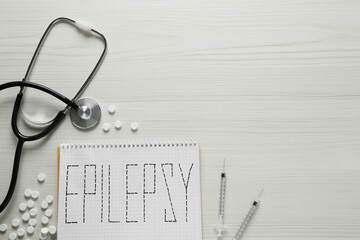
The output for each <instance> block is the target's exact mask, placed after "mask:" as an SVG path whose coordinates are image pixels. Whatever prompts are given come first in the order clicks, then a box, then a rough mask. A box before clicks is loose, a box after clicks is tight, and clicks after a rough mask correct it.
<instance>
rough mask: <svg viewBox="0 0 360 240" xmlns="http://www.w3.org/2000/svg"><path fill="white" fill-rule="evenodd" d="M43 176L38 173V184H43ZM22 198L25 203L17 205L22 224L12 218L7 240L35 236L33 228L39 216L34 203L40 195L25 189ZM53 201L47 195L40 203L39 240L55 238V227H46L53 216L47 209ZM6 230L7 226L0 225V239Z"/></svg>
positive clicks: (52, 198)
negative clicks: (41, 214)
mask: <svg viewBox="0 0 360 240" xmlns="http://www.w3.org/2000/svg"><path fill="white" fill-rule="evenodd" d="M45 177H46V176H45V174H43V173H40V174H39V175H38V182H39V183H44V182H45ZM24 197H25V200H26V202H22V203H20V204H19V211H20V213H21V220H22V222H21V221H20V220H19V219H17V218H14V219H13V220H12V221H11V227H12V232H10V233H9V235H8V239H9V240H16V239H18V238H19V239H22V238H24V236H25V235H26V236H29V237H30V236H33V235H34V234H35V228H36V225H37V224H38V223H37V219H36V217H37V216H39V214H38V210H37V209H36V201H37V200H38V199H39V198H40V194H39V192H38V191H34V190H31V189H26V190H25V191H24ZM53 201H54V197H53V196H52V195H47V196H46V197H45V198H44V199H43V200H42V201H41V203H40V207H41V209H42V211H41V213H43V216H41V225H42V228H41V231H40V234H39V236H38V238H39V239H40V240H46V239H48V236H50V237H51V238H54V237H55V236H56V227H55V226H47V225H48V224H49V221H50V218H51V217H52V215H53V210H52V209H50V208H49V206H51V205H52V203H53ZM7 230H8V226H7V225H6V224H4V223H3V224H0V238H1V239H5V238H3V237H1V235H5V233H6V232H7Z"/></svg>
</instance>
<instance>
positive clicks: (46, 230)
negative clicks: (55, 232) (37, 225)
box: [40, 228, 49, 235]
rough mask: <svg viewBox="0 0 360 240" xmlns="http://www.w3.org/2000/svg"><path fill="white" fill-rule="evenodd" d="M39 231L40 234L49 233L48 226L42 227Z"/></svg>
mask: <svg viewBox="0 0 360 240" xmlns="http://www.w3.org/2000/svg"><path fill="white" fill-rule="evenodd" d="M40 232H41V234H42V235H47V234H48V233H49V229H48V228H42V229H41V230H40Z"/></svg>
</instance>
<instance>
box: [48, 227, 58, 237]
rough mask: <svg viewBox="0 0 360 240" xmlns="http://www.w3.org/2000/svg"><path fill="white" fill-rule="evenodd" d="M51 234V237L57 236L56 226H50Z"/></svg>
mask: <svg viewBox="0 0 360 240" xmlns="http://www.w3.org/2000/svg"><path fill="white" fill-rule="evenodd" d="M49 233H50V235H55V234H56V227H55V226H50V227H49Z"/></svg>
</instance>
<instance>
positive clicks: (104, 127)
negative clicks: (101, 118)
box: [103, 123, 110, 132]
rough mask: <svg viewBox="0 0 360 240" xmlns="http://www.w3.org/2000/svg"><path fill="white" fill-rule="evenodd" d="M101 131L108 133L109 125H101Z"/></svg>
mask: <svg viewBox="0 0 360 240" xmlns="http://www.w3.org/2000/svg"><path fill="white" fill-rule="evenodd" d="M103 130H104V132H108V131H109V130H110V124H108V123H104V124H103Z"/></svg>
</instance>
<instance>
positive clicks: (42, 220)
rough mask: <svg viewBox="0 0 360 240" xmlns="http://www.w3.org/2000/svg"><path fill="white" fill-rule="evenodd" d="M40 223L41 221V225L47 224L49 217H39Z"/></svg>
mask: <svg viewBox="0 0 360 240" xmlns="http://www.w3.org/2000/svg"><path fill="white" fill-rule="evenodd" d="M41 223H42V224H43V225H47V224H48V223H49V218H48V217H46V216H43V217H42V218H41Z"/></svg>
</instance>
